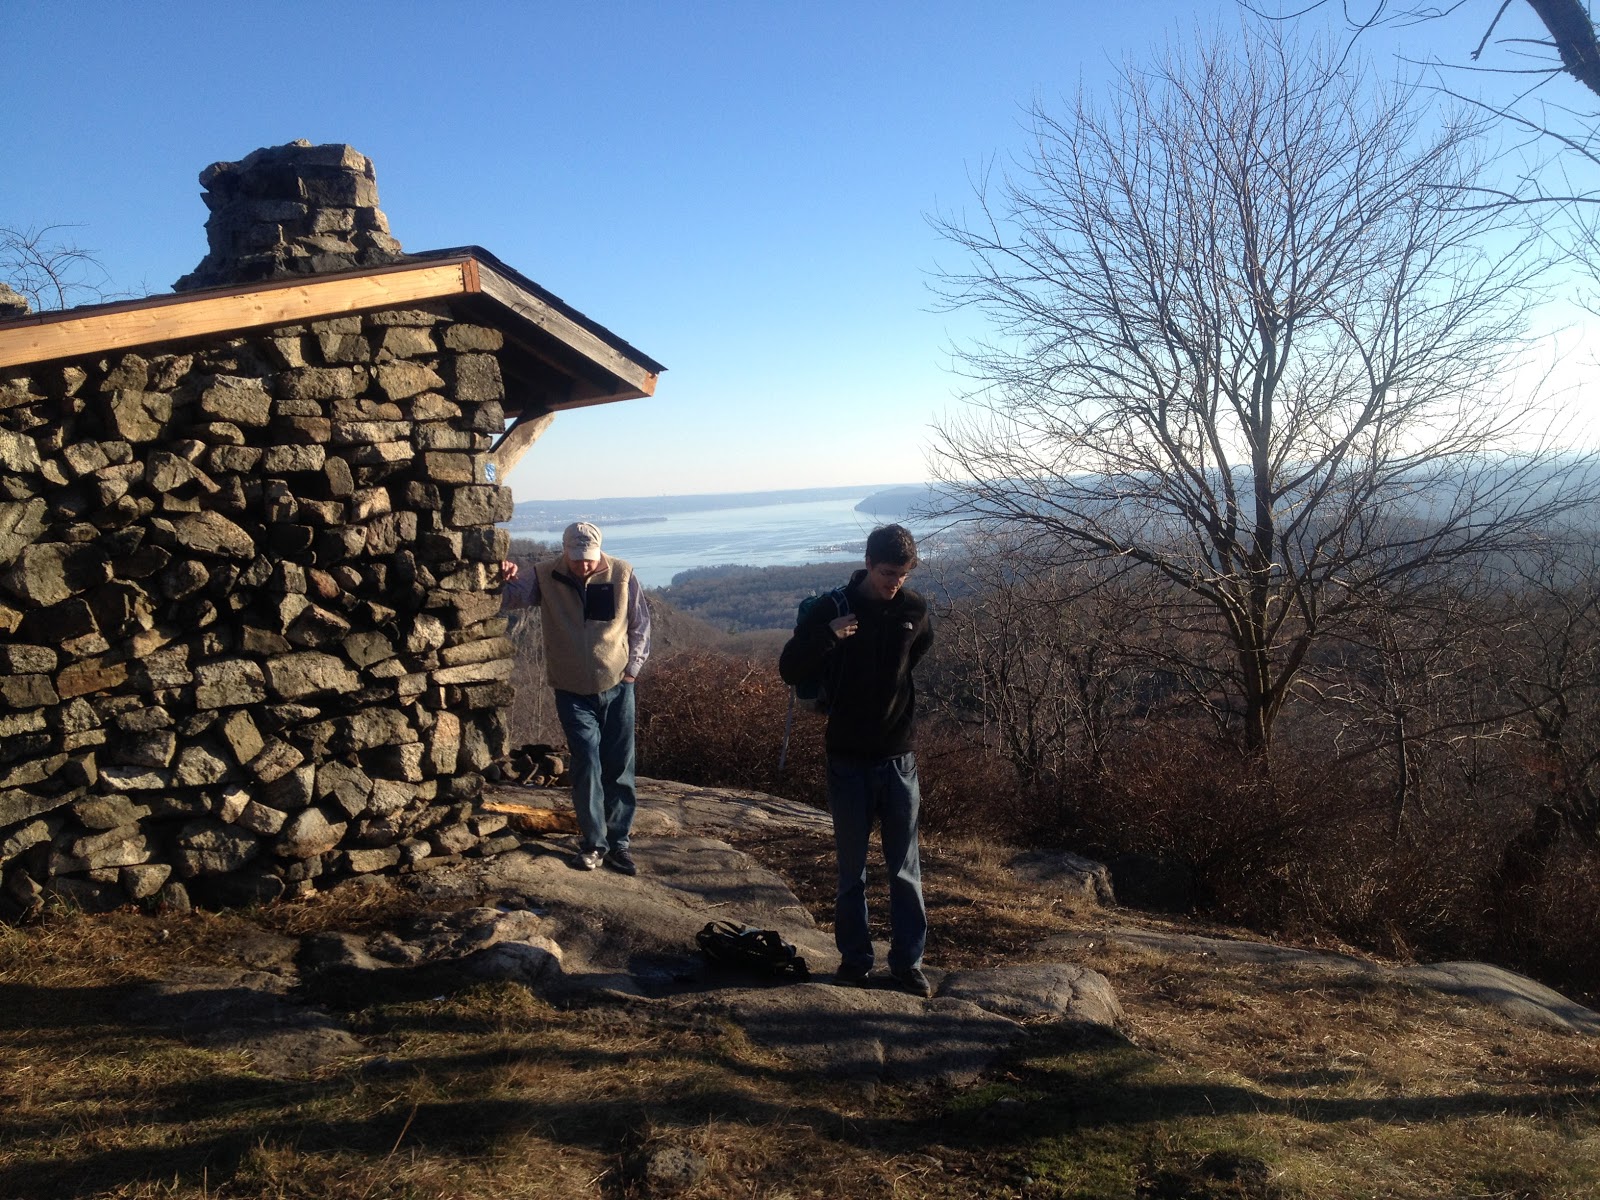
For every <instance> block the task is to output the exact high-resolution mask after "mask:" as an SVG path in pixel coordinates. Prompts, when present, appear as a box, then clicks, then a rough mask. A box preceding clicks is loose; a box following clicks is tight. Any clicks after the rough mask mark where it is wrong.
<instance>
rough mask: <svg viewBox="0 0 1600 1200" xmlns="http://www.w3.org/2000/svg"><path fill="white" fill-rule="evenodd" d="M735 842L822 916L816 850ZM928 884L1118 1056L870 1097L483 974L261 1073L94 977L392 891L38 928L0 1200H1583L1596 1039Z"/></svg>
mask: <svg viewBox="0 0 1600 1200" xmlns="http://www.w3.org/2000/svg"><path fill="white" fill-rule="evenodd" d="M749 848H750V849H751V850H752V851H753V852H754V853H755V854H756V855H757V856H758V857H760V858H761V859H762V860H763V861H764V862H767V863H768V864H769V865H772V866H774V867H776V868H777V869H779V870H780V871H782V872H784V873H785V874H786V875H787V876H788V877H789V878H790V879H791V881H792V883H793V885H794V886H795V888H796V891H797V893H798V894H799V895H800V896H801V898H802V899H803V900H804V902H805V903H806V904H807V905H808V907H809V908H810V909H811V910H812V911H813V912H814V913H815V914H816V915H817V916H818V918H819V920H825V919H826V918H827V916H828V915H829V911H830V910H831V891H832V851H831V846H830V845H829V844H828V843H827V840H826V839H825V838H819V837H816V836H814V835H799V834H784V835H779V836H772V835H768V836H764V837H762V838H760V839H753V840H751V842H750V844H749ZM925 876H926V880H927V890H928V895H929V899H930V908H931V915H932V921H933V944H932V945H931V947H930V956H929V957H930V962H931V963H933V964H934V965H937V966H940V967H955V966H966V965H980V964H990V963H996V962H1005V961H1019V960H1020V959H1022V958H1025V957H1026V956H1027V955H1028V954H1029V949H1028V948H1029V947H1030V946H1031V945H1032V944H1033V943H1035V942H1037V941H1038V940H1039V939H1040V938H1042V937H1045V936H1049V935H1051V934H1057V933H1074V934H1078V935H1080V942H1081V944H1082V945H1083V947H1084V950H1083V954H1082V956H1081V961H1083V962H1084V963H1085V965H1088V966H1092V967H1094V968H1095V969H1097V970H1099V971H1101V972H1103V973H1104V974H1106V975H1107V976H1108V977H1109V978H1110V979H1111V980H1112V981H1113V983H1114V985H1115V986H1116V988H1117V990H1118V993H1119V995H1120V996H1121V998H1122V1001H1123V1004H1124V1006H1125V1008H1126V1010H1127V1015H1128V1033H1129V1038H1128V1039H1127V1040H1122V1039H1116V1038H1107V1037H1085V1036H1083V1035H1082V1034H1079V1033H1074V1032H1073V1031H1072V1030H1070V1029H1058V1028H1051V1027H1040V1028H1038V1029H1036V1030H1035V1031H1034V1032H1033V1034H1032V1036H1031V1037H1030V1038H1029V1039H1028V1040H1027V1041H1025V1042H1024V1044H1023V1048H1022V1049H1021V1050H1020V1051H1019V1052H1018V1053H1017V1054H1016V1055H1014V1056H1013V1057H1012V1059H1010V1060H1009V1061H1008V1062H1007V1063H1006V1064H1005V1066H1004V1068H1003V1069H1002V1070H1000V1071H999V1072H997V1073H996V1074H995V1075H994V1076H992V1077H991V1078H990V1079H988V1080H987V1081H985V1082H983V1083H981V1084H979V1085H976V1086H974V1087H971V1088H967V1089H962V1090H959V1091H954V1092H945V1091H939V1090H901V1089H892V1088H880V1089H877V1090H875V1091H874V1090H863V1089H861V1088H860V1087H859V1086H853V1085H847V1084H843V1083H835V1082H831V1081H828V1080H823V1079H818V1078H815V1077H812V1076H809V1075H806V1074H805V1073H802V1072H798V1071H796V1070H794V1069H793V1068H791V1067H790V1066H789V1065H788V1064H787V1063H785V1062H784V1061H783V1060H782V1059H780V1058H777V1057H776V1056H774V1055H772V1054H770V1053H768V1052H765V1051H762V1050H759V1049H758V1048H755V1047H753V1046H751V1044H750V1043H748V1042H747V1041H746V1040H745V1039H744V1038H743V1036H742V1035H741V1034H740V1033H739V1032H738V1031H737V1030H736V1029H733V1028H731V1027H728V1026H726V1025H723V1024H721V1023H720V1022H717V1021H712V1020H709V1019H707V1018H706V1017H705V1016H703V1015H702V1014H699V1013H697V1012H696V1011H695V1010H694V1009H693V1007H692V1005H690V1004H688V1003H684V1004H681V1005H680V1004H670V1003H664V1002H658V1003H651V1004H638V1005H620V1004H619V1005H612V1006H599V1007H593V1008H587V1009H581V1010H571V1011H563V1010H558V1009H555V1008H552V1007H550V1006H549V1005H547V1004H545V1003H543V1002H542V1001H540V1000H538V999H537V998H535V997H533V996H532V995H531V994H529V993H528V992H527V991H526V990H525V989H522V988H520V987H517V986H515V985H510V984H495V985H479V986H473V987H468V988H464V989H463V990H460V991H457V992H452V993H449V994H446V995H441V996H420V997H403V996H389V997H385V996H373V997H362V998H359V999H356V1000H352V1001H350V1004H351V1005H352V1007H350V1008H349V1009H348V1010H346V1011H344V1012H343V1013H341V1014H340V1015H341V1016H342V1017H343V1018H344V1019H345V1020H346V1021H347V1022H348V1023H349V1024H350V1026H351V1028H352V1029H353V1030H354V1032H355V1033H356V1034H357V1036H358V1037H359V1038H360V1039H361V1040H362V1042H363V1044H364V1046H365V1047H366V1048H367V1050H368V1052H369V1056H368V1057H367V1058H364V1059H361V1060H352V1061H348V1062H343V1063H339V1064H336V1065H335V1066H333V1067H331V1068H328V1069H326V1070H324V1071H321V1072H319V1073H316V1074H314V1075H312V1076H310V1077H308V1078H303V1079H294V1080H280V1079H272V1078H268V1077H266V1076H263V1075H261V1074H259V1073H257V1072H256V1071H255V1070H254V1068H253V1065H252V1063H251V1061H250V1059H249V1058H248V1057H247V1056H245V1055H243V1054H240V1053H235V1052H224V1051H219V1050H211V1049H205V1048H203V1047H200V1046H197V1045H193V1044H189V1043H186V1042H185V1041H184V1040H182V1039H181V1038H180V1037H178V1036H177V1035H176V1034H174V1033H172V1032H171V1031H169V1030H160V1029H151V1028H133V1027H130V1026H129V1025H128V1024H126V1022H125V1021H124V1020H123V1008H124V997H125V995H126V992H125V989H126V988H127V987H128V986H129V985H130V984H132V983H134V982H135V981H137V980H139V979H141V978H147V977H151V976H155V975H159V974H161V973H164V972H166V971H168V970H170V969H171V968H172V966H173V965H174V964H182V963H189V964H196V965H199V964H215V963H219V962H229V961H233V960H236V958H237V956H238V954H239V949H238V948H239V947H240V946H241V945H242V944H243V939H245V938H246V937H247V935H251V934H253V933H255V932H256V931H257V930H260V929H263V928H265V929H266V930H268V931H270V932H273V933H278V934H288V935H299V934H304V933H309V932H314V931H317V930H319V929H325V928H357V929H361V930H366V931H376V930H379V929H383V928H386V927H388V926H389V925H390V924H392V923H393V922H394V921H395V920H397V919H398V918H399V917H401V916H403V915H405V913H406V912H407V911H410V910H412V909H416V908H421V907H426V906H425V905H424V904H423V902H422V901H421V900H420V899H418V898H416V897H409V898H408V897H406V896H404V895H403V894H402V895H400V896H398V897H393V896H391V897H390V898H388V899H380V898H378V897H377V896H374V897H372V898H370V899H368V900H365V901H361V900H355V901H351V900H344V901H340V902H339V903H338V904H334V903H330V902H327V901H324V902H321V903H312V904H298V905H286V906H281V907H278V908H274V909H270V910H265V911H262V912H257V913H231V914H222V915H210V916H207V915H203V914H196V915H193V916H185V917H181V918H180V917H173V918H161V919H159V920H157V919H151V918H146V917H143V916H138V915H135V914H131V913H117V914H112V915H110V916H106V917H96V918H84V917H58V918H53V919H51V920H49V921H47V922H45V923H43V924H40V925H37V926H32V927H29V928H26V929H22V930H7V931H0V1000H3V1004H0V1014H3V1016H0V1196H3V1197H13V1196H15V1197H28V1198H29V1200H35V1198H37V1200H45V1198H49V1197H69V1196H70V1197H125V1198H128V1200H155V1198H157V1197H161V1198H168V1197H172V1198H182V1200H190V1198H201V1197H204V1198H206V1200H213V1198H222V1197H229V1198H235V1197H237V1198H263V1200H265V1198H274V1200H287V1198H294V1200H301V1198H304V1200H312V1198H316V1200H377V1198H384V1200H390V1198H393V1200H399V1198H406V1200H422V1198H424V1197H438V1198H445V1197H450V1198H459V1200H468V1198H471V1200H477V1198H480V1197H482V1198H489V1197H494V1198H495V1200H523V1198H527V1200H542V1198H546V1197H581V1196H602V1197H612V1198H624V1197H636V1196H644V1195H645V1194H646V1189H645V1185H644V1183H643V1181H642V1180H641V1178H640V1177H639V1164H640V1163H641V1162H642V1161H643V1158H644V1156H645V1155H646V1154H647V1153H648V1152H649V1151H650V1149H652V1148H653V1147H656V1146H659V1145H662V1144H668V1143H670V1144H675V1145H687V1146H690V1147H692V1148H693V1149H695V1150H696V1151H698V1152H699V1153H700V1154H701V1155H703V1156H704V1158H705V1161H706V1163H707V1174H706V1176H705V1177H704V1178H703V1179H702V1180H701V1181H700V1182H699V1183H698V1184H697V1185H695V1186H694V1187H693V1188H691V1189H690V1190H689V1191H687V1192H686V1193H683V1194H684V1195H686V1196H688V1197H692V1198H702V1200H705V1198H722V1197H740V1198H743V1197H750V1198H758V1197H759V1198H764V1200H780V1198H784V1197H787V1198H789V1200H800V1198H801V1197H830V1198H831V1197H837V1196H843V1195H878V1196H885V1197H952V1198H953V1197H989V1196H1012V1197H1028V1198H1033V1200H1042V1198H1045V1197H1051V1198H1059V1197H1128V1198H1138V1200H1156V1198H1163V1197H1165V1198H1175V1197H1185V1198H1189V1200H1197V1198H1202V1197H1224V1196H1227V1197H1308V1198H1317V1200H1321V1198H1324V1197H1328V1198H1340V1197H1377V1196H1393V1197H1417V1198H1419V1200H1420V1198H1421V1197H1436V1196H1452V1197H1469V1196H1470V1197H1519V1198H1523V1200H1530V1198H1540V1200H1545V1198H1556V1197H1573V1198H1577V1197H1590V1196H1593V1195H1594V1194H1595V1185H1596V1181H1597V1180H1600V1106H1597V1099H1600V1045H1597V1044H1596V1043H1595V1042H1594V1041H1591V1040H1585V1039H1580V1038H1576V1037H1571V1036H1563V1035H1557V1034H1554V1033H1548V1032H1542V1031H1537V1030H1530V1029H1527V1028H1525V1027H1521V1026H1514V1025H1512V1024H1510V1023H1509V1022H1507V1021H1505V1020H1504V1019H1503V1018H1500V1017H1499V1016H1497V1015H1495V1014H1493V1013H1490V1012H1487V1011H1484V1010H1480V1009H1476V1008H1462V1007H1458V1006H1457V1005H1456V1004H1454V1003H1453V1002H1452V1001H1449V1000H1447V999H1444V998H1441V997H1437V996H1434V995H1432V994H1430V993H1425V992H1418V991H1414V990H1411V989H1408V988H1401V987H1394V986H1385V985H1382V984H1377V985H1375V984H1373V983H1371V982H1370V981H1364V980H1350V979H1328V978H1322V977H1318V976H1312V975H1297V974H1293V973H1274V972H1269V971H1263V970H1260V969H1256V968H1246V967H1241V966H1233V965H1227V964H1220V963H1216V962H1214V961H1210V960H1206V959H1198V958H1190V957H1172V956H1165V955H1160V954H1152V953H1145V952H1134V951H1130V950H1127V949H1119V948H1117V947H1116V945H1115V944H1113V943H1109V942H1106V941H1104V940H1102V939H1100V938H1098V937H1095V936H1093V935H1094V931H1095V929H1096V928H1097V925H1098V923H1099V922H1102V921H1105V920H1106V919H1107V917H1106V915H1105V914H1103V913H1101V912H1099V911H1098V910H1095V909H1092V908H1085V907H1082V906H1075V905H1073V904H1069V903H1066V902H1063V901H1060V900H1053V899H1052V898H1050V897H1048V896H1043V895H1041V894H1039V893H1038V892H1036V891H1031V890H1028V889H1021V888H1018V887H1017V886H1015V884H1014V883H1013V882H1012V881H1011V880H1010V878H1009V876H1008V874H1007V872H1006V871H1005V870H1004V867H1003V857H1002V855H1001V853H1000V852H998V851H996V850H994V849H993V848H991V847H989V846H987V845H986V844H984V843H982V842H980V841H976V840H971V839H968V840H956V839H953V838H952V839H942V838H930V839H929V842H928V845H927V847H926V854H925ZM873 886H874V888H875V889H877V890H875V892H874V894H875V895H881V894H882V893H881V887H882V883H881V880H876V881H874V885H873ZM1115 916H1116V919H1117V920H1127V919H1129V916H1128V914H1126V913H1118V914H1115ZM163 931H165V934H163ZM1085 935H1087V936H1085Z"/></svg>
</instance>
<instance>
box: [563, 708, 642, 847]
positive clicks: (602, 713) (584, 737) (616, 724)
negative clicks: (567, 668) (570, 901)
mask: <svg viewBox="0 0 1600 1200" xmlns="http://www.w3.org/2000/svg"><path fill="white" fill-rule="evenodd" d="M555 692H556V715H557V716H558V717H560V718H561V728H562V729H563V730H564V731H565V732H566V735H567V749H568V750H570V751H571V752H572V763H571V765H570V766H569V767H568V768H567V772H568V775H569V776H570V778H571V780H572V807H573V808H574V809H575V810H576V811H577V814H578V833H579V836H580V838H581V839H582V843H583V844H582V847H581V848H582V849H584V850H598V851H600V853H602V854H604V853H606V852H607V851H608V850H626V849H627V848H628V834H629V832H630V831H631V830H632V829H633V810H634V806H635V804H636V803H637V797H636V795H635V793H634V788H633V684H631V683H619V684H617V686H616V687H614V688H612V689H610V690H609V691H604V692H600V693H599V694H598V695H594V696H582V695H579V694H578V693H577V692H563V691H562V690H561V689H560V688H557V689H555Z"/></svg>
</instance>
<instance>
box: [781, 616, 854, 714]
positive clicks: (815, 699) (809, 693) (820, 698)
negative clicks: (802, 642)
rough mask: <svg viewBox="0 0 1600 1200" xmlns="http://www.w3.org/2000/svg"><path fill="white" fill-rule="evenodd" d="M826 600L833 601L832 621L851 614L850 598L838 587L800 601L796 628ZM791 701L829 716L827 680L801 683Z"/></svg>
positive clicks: (793, 688)
mask: <svg viewBox="0 0 1600 1200" xmlns="http://www.w3.org/2000/svg"><path fill="white" fill-rule="evenodd" d="M824 600H828V601H832V603H833V616H831V617H829V618H828V620H830V621H837V620H838V619H839V618H840V617H844V616H848V615H849V614H850V597H849V596H847V595H845V590H844V589H843V588H842V587H836V588H834V589H833V591H831V592H819V593H818V594H817V595H815V596H807V597H806V598H805V599H804V600H802V601H800V607H799V608H797V609H796V610H795V614H794V623H795V627H796V628H799V626H800V625H801V624H802V623H804V621H805V620H806V618H807V617H809V616H810V615H811V614H812V613H813V612H814V611H815V610H816V607H817V605H819V604H821V603H822V602H823V601H824ZM789 694H790V698H791V700H792V701H793V702H794V703H795V704H798V705H799V706H800V707H801V708H803V709H805V710H806V711H807V712H814V713H821V714H822V715H823V716H827V714H828V685H827V681H826V680H822V679H818V680H817V681H816V682H815V683H799V684H796V685H795V686H794V687H792V688H790V689H789Z"/></svg>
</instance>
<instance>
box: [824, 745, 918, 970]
mask: <svg viewBox="0 0 1600 1200" xmlns="http://www.w3.org/2000/svg"><path fill="white" fill-rule="evenodd" d="M921 807H922V792H921V789H920V788H919V786H918V784H917V756H916V755H915V754H912V753H907V754H902V755H900V756H899V757H897V758H886V759H882V760H880V761H878V762H855V761H852V760H849V759H839V758H833V757H831V756H830V757H829V759H828V811H829V812H830V813H831V814H833V844H834V848H835V850H836V851H837V853H838V859H839V891H838V895H837V898H836V899H835V901H834V908H833V940H834V944H835V945H837V946H838V947H839V966H840V968H841V969H843V970H860V971H867V970H870V969H871V967H872V955H873V951H872V935H871V934H870V933H869V932H868V931H867V843H868V840H869V837H870V835H871V833H872V825H873V822H874V821H876V822H877V824H878V828H879V836H880V837H881V838H882V840H883V862H884V866H885V867H886V868H887V869H888V872H889V928H890V939H889V970H891V971H893V972H896V973H899V972H902V971H909V970H910V969H911V968H912V967H920V966H922V951H923V947H924V946H925V945H926V944H927V940H928V911H927V909H926V908H925V907H924V906H923V903H922V860H921V858H920V857H919V855H918V851H917V813H918V810H919V809H920V808H921Z"/></svg>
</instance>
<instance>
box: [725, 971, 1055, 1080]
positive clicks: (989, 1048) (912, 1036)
mask: <svg viewBox="0 0 1600 1200" xmlns="http://www.w3.org/2000/svg"><path fill="white" fill-rule="evenodd" d="M706 1007H707V1008H708V1009H710V1010H712V1011H718V1012H723V1013H726V1014H727V1015H728V1016H729V1017H730V1018H731V1019H732V1020H733V1021H734V1022H735V1023H736V1024H738V1025H739V1027H740V1028H742V1029H743V1030H744V1031H745V1034H746V1035H747V1036H748V1037H749V1038H750V1040H751V1041H753V1042H755V1043H756V1044H757V1045H758V1046H762V1047H765V1048H767V1049H769V1050H775V1051H777V1052H778V1053H779V1054H782V1055H783V1056H784V1057H785V1058H787V1059H788V1060H789V1061H790V1062H792V1063H793V1064H794V1065H795V1066H797V1067H800V1068H802V1069H804V1070H807V1071H814V1072H817V1073H819V1074H823V1075H828V1076H831V1077H833V1078H843V1079H858V1080H865V1081H870V1082H874V1083H876V1082H878V1081H888V1082H897V1083H929V1082H940V1083H952V1084H954V1083H966V1082H969V1081H971V1080H972V1079H975V1078H976V1077H977V1076H979V1075H980V1074H982V1073H983V1072H984V1071H985V1070H986V1069H987V1068H988V1067H989V1066H990V1065H991V1064H992V1063H993V1062H994V1060H995V1059H996V1058H997V1057H998V1056H999V1055H1000V1054H1001V1053H1003V1052H1004V1051H1005V1050H1006V1048H1007V1047H1008V1046H1010V1045H1011V1044H1012V1042H1014V1041H1015V1040H1016V1039H1017V1038H1018V1037H1019V1036H1021V1034H1022V1032H1023V1027H1022V1026H1021V1025H1020V1024H1019V1023H1018V1022H1016V1021H1013V1020H1011V1019H1010V1018H1008V1017H1002V1016H998V1015H996V1014H994V1013H991V1012H985V1011H984V1010H983V1009H981V1008H979V1007H978V1006H977V1005H975V1004H971V1003H969V1002H967V1001H965V1000H956V999H946V998H940V997H935V998H934V999H932V1000H923V999H921V998H919V997H916V996H910V995H907V994H905V993H904V992H896V991H891V990H889V989H887V988H844V987H835V986H834V985H832V984H828V983H807V984H796V985H794V986H790V987H779V988H768V989H763V990H746V991H740V990H730V991H726V992H722V993H720V994H719V995H718V996H717V998H716V1000H715V1001H713V1002H709V1003H708V1004H707V1006H706Z"/></svg>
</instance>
